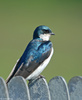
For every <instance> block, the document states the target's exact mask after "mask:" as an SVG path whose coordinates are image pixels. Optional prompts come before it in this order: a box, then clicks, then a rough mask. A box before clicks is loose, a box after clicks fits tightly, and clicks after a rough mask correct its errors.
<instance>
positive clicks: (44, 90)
mask: <svg viewBox="0 0 82 100" xmlns="http://www.w3.org/2000/svg"><path fill="white" fill-rule="evenodd" d="M29 91H30V96H31V100H51V99H50V93H49V88H48V84H47V82H46V80H45V79H44V78H39V79H38V78H37V79H36V80H34V81H32V82H31V83H29Z"/></svg>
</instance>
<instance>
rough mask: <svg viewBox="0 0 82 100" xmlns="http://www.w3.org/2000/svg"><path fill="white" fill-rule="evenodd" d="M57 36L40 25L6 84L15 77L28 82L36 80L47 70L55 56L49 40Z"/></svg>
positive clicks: (46, 27)
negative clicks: (20, 77) (52, 36)
mask: <svg viewBox="0 0 82 100" xmlns="http://www.w3.org/2000/svg"><path fill="white" fill-rule="evenodd" d="M51 35H55V34H54V33H53V32H52V31H51V29H50V28H49V27H48V26H45V25H40V26H38V27H37V28H36V29H35V30H34V32H33V39H32V40H31V41H30V42H29V44H28V45H27V47H26V49H25V51H24V53H23V54H22V56H21V57H20V59H18V60H17V63H16V64H15V66H14V67H13V69H12V71H11V73H10V74H9V76H8V78H7V80H6V83H8V82H9V81H10V80H11V79H12V78H13V77H15V76H22V77H23V78H25V79H26V80H28V81H30V80H34V79H35V78H37V77H38V76H39V75H40V73H41V72H42V71H43V70H44V69H45V68H46V66H47V65H48V63H49V62H50V59H51V57H52V55H53V52H54V49H53V44H52V42H51V41H50V40H49V39H50V36H51Z"/></svg>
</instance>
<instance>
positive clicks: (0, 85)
mask: <svg viewBox="0 0 82 100" xmlns="http://www.w3.org/2000/svg"><path fill="white" fill-rule="evenodd" d="M0 100H9V95H8V91H7V87H6V83H5V81H4V80H3V78H1V77H0Z"/></svg>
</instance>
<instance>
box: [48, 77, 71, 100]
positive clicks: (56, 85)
mask: <svg viewBox="0 0 82 100" xmlns="http://www.w3.org/2000/svg"><path fill="white" fill-rule="evenodd" d="M49 90H50V95H51V100H70V97H69V91H68V87H67V83H66V81H65V79H64V78H63V77H60V76H57V77H54V78H52V79H51V80H50V81H49Z"/></svg>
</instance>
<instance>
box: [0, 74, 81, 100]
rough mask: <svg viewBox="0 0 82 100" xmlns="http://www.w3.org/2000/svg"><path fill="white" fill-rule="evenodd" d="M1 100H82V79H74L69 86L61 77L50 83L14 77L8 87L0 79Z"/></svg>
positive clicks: (77, 77)
mask: <svg viewBox="0 0 82 100" xmlns="http://www.w3.org/2000/svg"><path fill="white" fill-rule="evenodd" d="M0 100H82V77H80V76H76V77H73V78H72V79H71V80H70V81H69V83H68V85H67V83H66V81H65V79H64V78H63V77H61V76H56V77H54V78H52V79H51V80H50V81H49V83H47V82H46V80H45V79H44V78H40V79H36V80H33V81H31V82H30V83H29V84H28V85H27V82H26V81H25V79H24V78H22V77H20V76H17V77H14V78H13V79H12V80H11V81H10V82H9V83H8V84H7V85H6V83H5V81H4V79H3V78H0Z"/></svg>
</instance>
